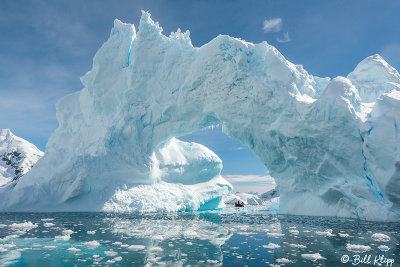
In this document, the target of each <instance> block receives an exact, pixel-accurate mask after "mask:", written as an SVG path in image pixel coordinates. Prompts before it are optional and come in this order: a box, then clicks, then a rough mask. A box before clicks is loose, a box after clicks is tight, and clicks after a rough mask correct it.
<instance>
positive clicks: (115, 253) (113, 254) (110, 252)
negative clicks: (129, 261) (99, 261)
mask: <svg viewBox="0 0 400 267" xmlns="http://www.w3.org/2000/svg"><path fill="white" fill-rule="evenodd" d="M117 254H118V253H117V252H115V251H113V250H109V251H104V255H106V256H108V257H114V256H117Z"/></svg>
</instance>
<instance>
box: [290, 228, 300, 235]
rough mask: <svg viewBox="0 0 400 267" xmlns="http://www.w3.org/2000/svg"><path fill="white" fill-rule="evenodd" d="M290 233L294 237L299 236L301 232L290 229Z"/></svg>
mask: <svg viewBox="0 0 400 267" xmlns="http://www.w3.org/2000/svg"><path fill="white" fill-rule="evenodd" d="M289 232H290V233H291V234H293V235H298V234H299V231H298V230H293V229H290V230H289Z"/></svg>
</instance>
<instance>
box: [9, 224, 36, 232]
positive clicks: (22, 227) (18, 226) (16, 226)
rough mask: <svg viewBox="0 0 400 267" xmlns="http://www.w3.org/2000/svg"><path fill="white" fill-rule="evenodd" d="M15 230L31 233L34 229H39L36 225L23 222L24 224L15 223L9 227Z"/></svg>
mask: <svg viewBox="0 0 400 267" xmlns="http://www.w3.org/2000/svg"><path fill="white" fill-rule="evenodd" d="M9 227H10V228H11V229H13V230H19V231H29V230H32V229H34V228H37V227H38V225H37V224H34V223H32V222H23V223H13V224H11V225H10V226H9Z"/></svg>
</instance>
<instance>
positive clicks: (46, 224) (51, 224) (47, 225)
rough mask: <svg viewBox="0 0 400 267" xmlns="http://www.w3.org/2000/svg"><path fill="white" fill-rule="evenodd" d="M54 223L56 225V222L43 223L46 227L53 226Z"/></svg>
mask: <svg viewBox="0 0 400 267" xmlns="http://www.w3.org/2000/svg"><path fill="white" fill-rule="evenodd" d="M54 225H55V224H54V223H44V224H43V226H44V227H52V226H54Z"/></svg>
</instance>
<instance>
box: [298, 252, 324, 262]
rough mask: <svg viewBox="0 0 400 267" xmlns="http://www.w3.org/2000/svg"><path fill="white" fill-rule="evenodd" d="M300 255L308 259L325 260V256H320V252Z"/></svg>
mask: <svg viewBox="0 0 400 267" xmlns="http://www.w3.org/2000/svg"><path fill="white" fill-rule="evenodd" d="M301 256H302V257H303V258H304V259H306V260H310V261H314V262H315V261H317V260H326V258H324V257H322V256H321V254H319V253H314V254H301Z"/></svg>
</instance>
